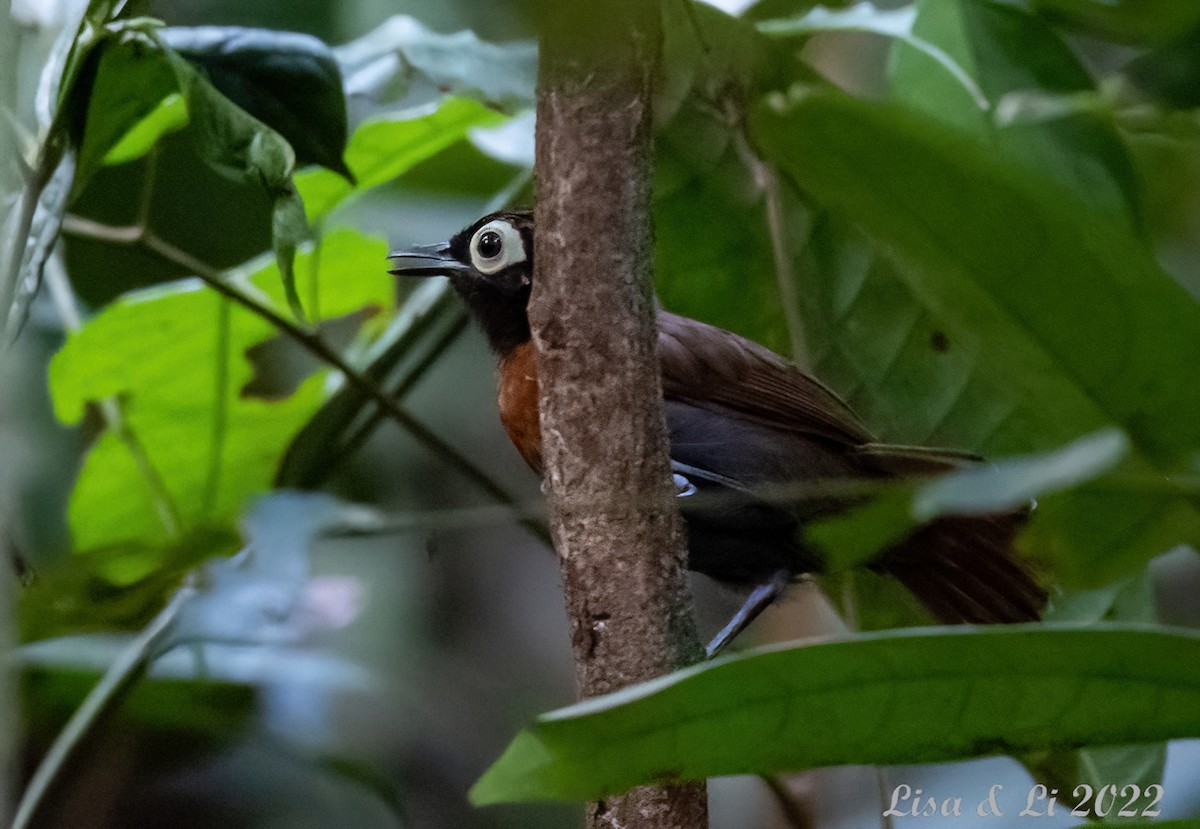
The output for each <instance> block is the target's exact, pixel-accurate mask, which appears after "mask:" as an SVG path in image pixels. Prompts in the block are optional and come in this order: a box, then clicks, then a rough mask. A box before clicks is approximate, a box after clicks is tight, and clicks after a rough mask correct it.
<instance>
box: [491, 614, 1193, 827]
mask: <svg viewBox="0 0 1200 829" xmlns="http://www.w3.org/2000/svg"><path fill="white" fill-rule="evenodd" d="M1198 735H1200V636H1197V635H1195V634H1192V633H1167V632H1164V631H1160V630H1153V629H1147V628H1137V627H1112V628H1099V629H1088V630H1083V629H1071V628H1064V629H1046V628H1030V627H1017V626H1013V627H1006V628H989V629H980V630H961V629H954V630H937V631H928V630H924V631H917V632H912V631H906V632H903V633H896V632H890V633H883V634H872V635H866V636H862V637H860V638H857V639H854V640H850V641H840V642H825V643H818V644H810V645H807V646H800V647H794V646H789V647H783V648H765V649H762V650H759V651H754V652H750V653H748V654H746V655H743V656H739V657H733V658H730V659H727V660H718V661H717V662H714V663H709V664H705V665H701V666H697V667H694V668H689V669H686V670H683V671H679V672H677V673H674V674H671V675H669V676H666V677H663V678H661V679H658V680H653V681H651V682H647V683H643V684H641V685H637V686H634V687H631V688H627V689H624V690H622V691H619V692H617V693H615V694H610V695H608V696H604V697H600V698H597V699H593V700H588V701H585V702H582V703H579V704H577V705H574V706H571V707H570V708H565V709H562V710H560V711H556V712H552V713H550V714H545V715H543V716H541V717H539V718H538V719H537V720H536V721H535V722H534V723H533V724H532V725H530V726H528V727H527V728H526V729H525V730H523V731H522V732H521V733H520V734H518V735H517V737H516V738H515V739H514V740H513V742H512V744H510V745H509V747H508V749H507V750H506V751H505V753H504V755H503V756H502V757H501V758H500V759H499V760H498V761H497V762H496V763H495V765H493V766H492V767H491V768H490V769H489V770H488V771H487V772H486V773H485V774H484V776H483V777H482V778H481V779H480V780H479V781H478V782H477V783H476V784H475V787H474V788H473V789H472V791H471V799H472V801H473V802H475V803H477V804H486V803H500V802H510V801H524V800H550V799H561V800H584V799H594V798H598V797H603V796H605V795H609V794H614V793H617V792H621V791H624V790H626V789H629V788H630V787H632V786H636V785H639V784H644V783H651V782H665V781H674V780H696V779H703V778H705V777H710V776H716V775H727V774H772V773H776V772H782V771H793V770H799V769H807V768H814V767H819V766H833V765H845V764H893V763H905V764H909V763H923V762H939V761H946V760H957V759H962V758H966V757H976V756H982V755H989V754H997V753H1014V752H1020V751H1027V750H1031V749H1038V748H1047V747H1062V748H1065V747H1072V746H1083V745H1118V744H1123V743H1133V742H1146V741H1152V740H1165V739H1171V738H1183V737H1193V736H1198Z"/></svg>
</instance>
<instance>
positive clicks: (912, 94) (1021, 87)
mask: <svg viewBox="0 0 1200 829" xmlns="http://www.w3.org/2000/svg"><path fill="white" fill-rule="evenodd" d="M915 11H916V15H915V20H914V21H913V28H912V31H913V35H914V36H915V37H916V38H918V39H919V40H920V42H922V43H926V44H932V45H933V46H934V47H935V48H937V49H938V50H939V51H942V54H944V55H946V56H948V59H950V60H951V61H952V62H953V63H954V64H955V65H956V66H959V67H961V68H962V71H963V72H964V73H965V74H966V75H967V76H968V77H969V78H970V79H972V83H973V84H977V89H978V90H979V93H978V94H968V93H967V92H966V91H964V88H963V85H962V83H961V82H960V81H958V80H956V79H955V80H952V79H951V78H949V77H948V76H947V74H946V73H945V72H942V71H938V66H936V65H934V64H933V63H932V62H931V61H930V53H929V52H928V51H927V50H923V49H916V48H913V43H912V42H911V41H900V42H898V43H896V45H895V48H894V49H893V51H892V60H891V65H890V71H889V75H890V82H891V83H890V86H891V95H892V97H893V98H894V99H895V100H896V101H899V102H901V103H904V104H906V105H908V106H910V107H912V108H914V109H916V110H918V111H920V112H922V113H923V114H924V115H926V116H927V117H929V118H933V119H936V120H938V121H940V122H942V123H944V124H946V125H948V126H954V127H957V128H959V129H961V130H963V131H964V132H965V133H967V134H969V135H972V136H975V137H976V138H977V139H978V140H979V142H980V144H981V146H984V147H986V148H988V149H989V150H991V151H995V152H999V153H1001V154H1003V155H1004V156H1005V157H1006V158H1008V159H1009V160H1010V161H1011V162H1013V163H1016V164H1022V165H1025V166H1026V167H1027V168H1028V169H1029V170H1030V171H1031V172H1033V173H1034V174H1036V175H1039V176H1044V177H1046V178H1047V179H1049V180H1051V181H1054V182H1056V183H1058V184H1060V185H1061V186H1063V187H1064V188H1065V189H1067V190H1070V191H1071V192H1072V193H1073V194H1074V195H1075V197H1076V198H1079V199H1081V200H1083V201H1086V202H1088V203H1089V204H1090V205H1093V206H1095V207H1100V208H1102V209H1104V210H1106V211H1110V212H1111V213H1112V214H1113V215H1114V216H1115V217H1119V218H1121V219H1123V220H1124V221H1127V222H1131V223H1132V224H1133V225H1134V226H1138V225H1139V224H1140V208H1139V205H1138V195H1137V194H1138V183H1137V176H1136V175H1135V173H1134V170H1133V165H1132V162H1131V161H1130V158H1129V154H1128V152H1127V151H1126V149H1125V145H1124V143H1123V142H1122V140H1121V138H1120V136H1119V135H1118V133H1117V130H1116V127H1115V125H1114V123H1113V119H1112V116H1111V114H1110V113H1109V112H1108V111H1107V109H1108V108H1107V105H1105V104H1103V103H1102V102H1101V101H1100V96H1099V94H1098V93H1096V91H1095V87H1094V84H1093V83H1092V80H1091V78H1090V77H1089V75H1088V73H1087V70H1086V69H1084V67H1083V64H1081V63H1080V61H1079V59H1078V58H1077V57H1075V55H1074V53H1073V52H1072V51H1071V50H1070V48H1069V47H1068V46H1067V45H1066V43H1064V42H1063V41H1062V39H1061V38H1060V37H1059V36H1058V34H1057V33H1056V32H1055V31H1054V30H1053V29H1052V28H1050V26H1049V25H1047V24H1046V23H1045V22H1043V21H1042V20H1040V19H1038V18H1037V17H1034V16H1032V15H1029V14H1026V13H1024V12H1021V11H1019V10H1017V9H1014V8H1012V7H1009V6H1003V5H999V4H998V3H995V2H988V0H920V2H918V3H917V4H916V9H915ZM981 96H982V102H981V101H980V97H981Z"/></svg>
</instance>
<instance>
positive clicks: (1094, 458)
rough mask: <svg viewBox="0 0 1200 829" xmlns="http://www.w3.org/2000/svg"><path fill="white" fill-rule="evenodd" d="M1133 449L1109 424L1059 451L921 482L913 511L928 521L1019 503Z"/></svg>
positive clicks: (1110, 464)
mask: <svg viewBox="0 0 1200 829" xmlns="http://www.w3.org/2000/svg"><path fill="white" fill-rule="evenodd" d="M1128 450H1129V441H1128V440H1127V439H1126V438H1125V435H1124V434H1122V433H1121V432H1119V431H1117V430H1116V429H1105V430H1103V431H1101V432H1097V433H1095V434H1092V435H1088V436H1086V437H1082V438H1080V439H1079V440H1077V441H1075V442H1073V443H1071V444H1069V445H1067V446H1064V447H1063V448H1062V449H1058V450H1055V451H1053V452H1047V453H1045V454H1042V455H1035V456H1032V457H1024V458H1007V459H1005V460H1002V461H997V462H995V463H990V464H986V465H983V466H976V467H972V468H970V469H964V470H962V471H961V472H955V473H954V474H952V475H947V476H945V477H943V478H939V479H938V480H936V481H933V482H932V483H928V484H925V485H924V486H922V487H920V489H919V490H918V491H917V494H916V497H915V498H914V499H913V504H912V512H913V516H914V517H915V518H916V519H917V520H918V521H928V520H929V519H931V518H934V517H936V516H939V515H980V514H986V513H989V512H1004V511H1007V510H1012V509H1018V508H1019V507H1021V506H1022V505H1024V504H1027V503H1029V502H1030V501H1031V500H1033V499H1035V498H1040V497H1042V496H1045V495H1050V494H1053V493H1057V492H1061V491H1063V490H1065V489H1069V488H1071V487H1074V486H1078V485H1079V484H1081V483H1084V482H1085V481H1090V480H1093V479H1095V478H1097V477H1099V476H1100V475H1102V474H1104V473H1105V472H1109V471H1110V470H1112V469H1113V468H1114V467H1115V466H1116V465H1117V464H1118V463H1119V462H1120V461H1121V460H1122V459H1123V458H1124V457H1125V455H1126V453H1127V452H1128Z"/></svg>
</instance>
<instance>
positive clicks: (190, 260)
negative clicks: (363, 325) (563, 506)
mask: <svg viewBox="0 0 1200 829" xmlns="http://www.w3.org/2000/svg"><path fill="white" fill-rule="evenodd" d="M63 228H64V230H67V231H69V232H72V233H80V234H82V235H87V236H91V237H93V238H100V239H105V240H107V241H111V242H118V243H126V244H137V243H140V244H142V245H144V246H145V247H146V248H148V249H149V250H151V251H153V252H155V253H157V254H158V255H159V256H161V257H163V258H164V259H166V260H168V261H170V262H173V263H175V264H177V265H180V266H182V267H183V268H186V269H187V270H188V271H190V272H192V273H193V274H195V275H196V277H198V278H199V279H200V280H201V281H202V282H204V283H205V284H206V285H208V286H209V287H210V288H212V289H213V290H215V291H216V292H217V293H219V294H221V295H222V296H224V297H226V298H228V299H230V300H232V301H233V302H235V303H237V304H238V305H240V306H242V307H243V308H245V309H246V310H248V311H250V312H251V313H253V314H256V315H258V316H259V317H261V318H262V319H264V320H266V321H267V322H269V323H270V324H271V325H272V326H273V327H274V328H276V329H277V330H279V331H281V332H282V333H284V334H286V335H287V336H289V337H291V338H292V339H293V340H295V341H296V342H297V343H298V344H299V345H300V346H301V347H303V348H304V349H305V350H306V351H308V352H309V353H310V354H312V355H313V356H315V357H317V358H318V359H320V360H321V361H323V362H325V363H327V364H328V365H330V366H332V367H334V368H335V369H337V370H338V371H339V372H341V374H342V376H343V377H345V378H346V382H347V383H349V384H350V385H351V386H353V387H354V388H356V389H358V391H359V392H361V393H362V394H364V395H366V396H367V397H369V398H370V399H371V400H372V401H373V402H374V403H375V405H377V406H378V407H379V408H380V409H382V410H383V411H384V412H386V413H387V414H388V416H389V417H391V418H392V420H394V421H396V422H397V423H399V424H400V425H401V426H402V427H403V428H404V429H405V430H406V431H407V432H408V433H409V434H411V435H412V436H413V437H414V438H415V439H416V440H417V441H418V442H419V443H421V444H422V445H424V446H425V447H426V448H427V449H429V450H430V451H432V452H434V453H435V454H438V455H440V456H441V457H442V459H443V460H444V461H445V462H446V463H448V464H449V465H450V466H451V467H452V468H453V469H455V470H456V471H457V472H458V473H459V474H461V475H462V476H463V477H465V478H466V479H467V480H469V481H471V482H472V483H474V484H475V485H476V486H477V487H478V488H479V489H481V490H482V491H483V492H485V493H486V494H487V495H488V496H489V497H491V498H492V499H494V500H496V501H498V502H499V503H501V504H505V505H507V506H513V505H514V504H515V503H516V500H515V499H514V498H513V496H512V495H510V494H509V493H508V491H507V490H505V489H504V488H503V487H501V486H500V485H499V484H498V483H496V482H495V481H494V480H492V478H491V477H490V476H489V475H488V474H487V473H486V472H484V471H483V470H481V469H480V468H479V467H477V466H476V465H475V464H474V463H472V462H471V461H470V460H469V459H468V458H467V457H466V456H464V455H463V454H462V453H460V452H459V451H458V450H457V449H455V448H454V447H453V446H451V445H450V444H448V443H446V441H444V440H442V439H441V438H440V437H438V436H437V435H436V434H434V433H433V432H432V431H430V430H429V429H428V428H427V427H426V426H425V425H424V424H422V423H421V422H420V421H418V420H416V419H415V418H414V417H413V416H412V415H410V414H409V413H408V412H406V411H404V410H403V409H402V408H400V406H399V405H397V403H396V401H395V400H393V399H392V398H390V397H389V396H388V395H387V394H386V393H385V392H384V391H383V390H382V389H380V388H379V387H378V386H377V385H375V384H374V383H373V382H371V381H370V380H369V379H367V378H366V377H364V376H363V375H362V374H361V373H360V372H358V371H356V370H355V369H354V368H353V367H352V366H350V365H349V364H348V363H347V362H346V361H345V360H344V359H343V358H342V356H341V355H340V354H338V353H337V352H336V351H335V350H334V349H332V348H330V346H329V345H327V344H326V343H325V341H324V340H322V339H321V337H320V335H319V334H317V333H316V332H314V331H312V330H309V329H307V328H303V327H301V326H300V325H297V324H296V323H294V322H292V321H291V320H288V319H286V318H285V317H283V316H281V315H280V314H279V313H277V312H276V311H275V310H274V309H273V308H271V307H269V306H267V305H264V304H263V303H261V302H259V301H258V300H257V299H255V298H254V297H252V296H250V295H248V294H246V293H244V292H242V291H241V290H239V289H238V288H236V287H234V286H233V285H232V284H230V283H229V282H228V281H227V280H225V279H224V278H222V274H221V272H220V271H218V270H217V269H215V268H213V267H211V266H209V265H207V264H206V263H204V262H202V261H200V260H199V259H197V258H196V257H194V256H192V255H191V254H189V253H188V252H186V251H184V250H180V249H179V248H177V247H175V246H174V245H172V244H171V243H169V242H167V241H166V240H164V239H162V238H160V237H159V236H157V235H156V234H154V233H153V232H152V231H150V230H147V229H146V228H144V227H114V226H109V225H105V224H102V223H100V222H95V221H92V220H90V219H83V218H80V217H78V216H70V215H68V216H67V217H66V218H65V220H64V223H63ZM522 524H523V525H524V526H526V527H527V528H528V529H530V530H531V531H533V532H535V533H536V534H537V535H538V537H540V538H545V537H546V535H545V531H544V529H541V528H540V527H538V528H535V527H532V526H530V525H528V524H526V523H525V522H522Z"/></svg>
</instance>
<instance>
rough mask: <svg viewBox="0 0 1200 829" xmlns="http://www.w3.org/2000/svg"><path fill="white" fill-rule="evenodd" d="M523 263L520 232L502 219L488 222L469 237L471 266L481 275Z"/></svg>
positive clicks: (523, 245) (523, 247) (523, 242)
mask: <svg viewBox="0 0 1200 829" xmlns="http://www.w3.org/2000/svg"><path fill="white" fill-rule="evenodd" d="M524 261H525V241H524V240H523V239H522V238H521V231H519V230H517V229H516V228H515V227H513V226H512V225H511V224H509V223H508V222H506V221H504V220H503V219H497V220H495V221H492V222H488V223H487V224H485V225H484V226H483V227H481V228H479V230H477V231H475V235H474V236H472V237H471V264H472V265H474V266H475V270H477V271H479V272H480V273H482V274H488V275H491V274H494V273H497V272H499V271H502V270H504V269H505V268H507V267H508V266H510V265H515V264H517V263H518V262H524Z"/></svg>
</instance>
